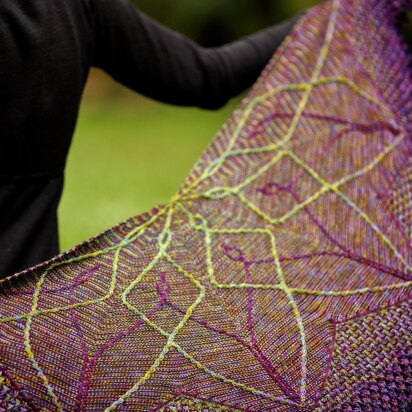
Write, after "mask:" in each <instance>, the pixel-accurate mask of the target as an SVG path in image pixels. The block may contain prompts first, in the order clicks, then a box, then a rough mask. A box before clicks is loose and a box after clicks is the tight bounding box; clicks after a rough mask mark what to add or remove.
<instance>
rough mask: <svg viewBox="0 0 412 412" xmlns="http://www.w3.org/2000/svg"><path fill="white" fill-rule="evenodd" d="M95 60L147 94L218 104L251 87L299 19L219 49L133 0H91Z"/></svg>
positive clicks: (180, 101) (170, 100)
mask: <svg viewBox="0 0 412 412" xmlns="http://www.w3.org/2000/svg"><path fill="white" fill-rule="evenodd" d="M92 1H93V7H94V44H95V55H94V62H93V65H94V66H97V67H100V68H102V69H103V70H105V71H106V72H107V73H109V74H110V75H111V76H112V77H113V78H114V79H115V80H117V81H119V82H120V83H122V84H124V85H125V86H127V87H129V88H131V89H133V90H135V91H137V92H139V93H141V94H144V95H146V96H148V97H151V98H154V99H157V100H160V101H163V102H167V103H171V104H176V105H185V106H199V107H203V108H209V109H215V108H219V107H221V106H222V105H224V104H225V103H226V102H227V101H228V100H229V99H230V98H231V97H234V96H236V95H238V94H239V93H241V92H242V91H243V90H245V89H246V88H248V87H249V86H251V85H252V84H253V83H254V81H255V80H256V78H257V77H258V75H259V73H260V72H261V71H262V69H263V68H264V66H265V65H266V63H267V62H268V61H269V59H270V57H271V56H272V55H273V53H274V52H275V50H276V49H277V47H278V46H279V45H280V43H281V42H282V40H283V39H284V37H285V36H286V35H287V34H288V33H289V32H290V30H291V29H292V27H293V25H294V24H295V23H296V21H297V20H298V17H299V16H297V17H295V18H293V19H291V20H288V21H286V22H283V23H280V24H278V25H275V26H273V27H270V28H268V29H266V30H263V31H261V32H258V33H256V34H254V35H252V36H249V37H246V38H244V39H241V40H238V41H236V42H233V43H229V44H227V45H224V46H222V47H217V48H204V47H201V46H199V45H198V44H196V43H195V42H193V41H191V40H190V39H188V38H187V37H185V36H183V35H182V34H179V33H177V32H175V31H173V30H170V29H168V28H166V27H164V26H162V25H161V24H159V23H157V22H156V21H154V20H153V19H151V18H150V17H148V16H146V15H145V14H143V13H142V12H140V11H139V10H138V9H136V7H134V6H133V5H132V4H131V3H130V2H129V1H128V0H92Z"/></svg>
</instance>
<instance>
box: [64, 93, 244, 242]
mask: <svg viewBox="0 0 412 412" xmlns="http://www.w3.org/2000/svg"><path fill="white" fill-rule="evenodd" d="M88 93H90V92H88ZM121 93H122V95H121V96H120V97H119V96H116V97H115V98H110V99H105V98H103V99H100V98H99V99H96V100H95V101H93V102H89V101H88V98H86V102H84V103H83V105H82V109H81V114H80V118H79V122H78V126H77V131H76V134H75V137H74V139H73V144H72V147H71V151H70V154H69V159H68V164H67V168H66V179H65V188H64V193H63V198H62V202H61V204H60V208H59V220H60V246H61V249H62V250H67V249H68V248H71V247H72V246H74V245H75V244H77V243H79V242H81V241H83V240H86V239H88V238H90V237H92V236H95V235H97V234H99V233H101V232H102V231H104V230H106V229H109V228H110V227H112V226H113V225H115V224H117V223H119V222H121V221H123V220H125V219H127V218H129V217H131V216H133V215H136V214H138V213H141V212H144V211H147V210H149V209H151V208H152V207H154V206H156V205H158V204H160V203H164V202H167V201H168V200H169V199H170V198H171V196H172V195H173V194H174V193H176V191H177V190H178V188H179V186H180V185H181V183H182V182H183V180H184V178H185V177H186V175H187V174H188V172H189V171H190V169H191V167H192V166H193V165H194V163H195V162H196V160H197V158H198V157H199V155H200V154H201V152H202V151H203V150H204V149H205V147H206V146H207V145H208V143H209V142H210V141H211V139H212V137H213V136H214V135H215V133H216V131H217V130H218V129H219V128H220V126H221V125H222V124H223V122H224V121H225V120H226V119H227V117H228V116H229V115H230V113H231V112H232V111H233V109H234V107H235V106H236V101H234V102H231V103H230V104H229V105H228V106H227V107H225V108H224V109H222V110H219V111H217V112H216V111H215V112H211V111H202V110H199V109H195V108H178V107H172V106H168V105H164V104H159V103H155V102H153V101H149V100H147V99H144V98H142V97H138V96H136V95H131V94H127V93H125V92H124V91H122V92H121ZM86 94H87V93H86ZM125 94H126V96H125Z"/></svg>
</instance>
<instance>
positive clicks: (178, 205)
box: [0, 0, 412, 412]
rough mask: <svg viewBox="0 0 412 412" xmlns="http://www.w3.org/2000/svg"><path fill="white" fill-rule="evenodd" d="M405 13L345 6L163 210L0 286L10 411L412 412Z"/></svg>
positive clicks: (279, 71)
mask: <svg viewBox="0 0 412 412" xmlns="http://www.w3.org/2000/svg"><path fill="white" fill-rule="evenodd" d="M408 3H409V2H406V1H389V0H386V1H385V0H350V1H349V0H330V1H327V2H326V3H325V4H323V5H320V6H318V7H316V8H314V9H311V10H310V11H309V13H308V14H307V15H306V16H305V17H303V18H302V19H301V20H300V21H299V23H298V24H297V25H296V27H295V29H294V31H293V32H292V33H291V34H290V35H289V36H288V37H287V38H286V40H285V41H284V43H283V45H282V47H281V48H280V49H279V50H278V51H277V52H276V54H275V56H274V58H273V59H272V60H271V62H270V63H269V65H268V66H267V67H266V69H265V70H264V72H263V73H262V75H261V77H260V78H259V80H258V81H257V83H256V85H255V86H254V87H253V89H252V90H251V92H250V93H249V94H248V96H247V97H246V98H245V99H244V100H243V101H242V103H241V104H240V106H239V107H238V108H237V109H236V110H235V112H234V113H233V115H232V116H231V117H230V119H229V120H228V121H227V122H226V124H225V125H224V126H223V127H222V129H221V130H220V132H219V133H218V134H217V136H216V137H215V138H214V140H213V141H212V143H211V145H210V147H209V148H208V149H207V150H206V151H205V152H204V154H203V155H202V156H201V158H200V160H199V161H198V163H197V164H196V166H195V167H194V169H193V170H192V172H191V173H190V174H189V176H188V178H187V180H186V182H185V183H184V185H183V186H182V188H181V190H180V191H179V193H178V194H177V195H176V196H174V197H173V199H171V201H170V202H169V203H168V204H167V205H164V206H161V207H158V208H156V209H153V210H152V211H151V212H149V213H147V214H145V215H142V216H138V217H135V218H132V219H130V220H128V221H127V222H125V223H122V224H120V225H119V226H117V227H115V228H113V229H111V230H109V231H107V232H105V233H103V234H101V235H100V236H98V237H96V238H94V239H91V240H90V241H87V242H85V243H83V244H81V245H80V246H78V247H76V248H74V249H73V250H71V251H69V252H67V253H65V254H63V255H61V256H58V257H56V258H55V259H53V260H52V261H50V262H46V263H45V264H42V265H40V266H38V267H36V268H33V269H31V270H28V271H25V272H23V273H20V274H17V275H14V276H12V277H10V278H8V279H6V280H4V281H1V283H0V363H1V364H0V411H3V410H7V411H9V410H10V411H27V410H37V411H114V410H119V411H210V412H211V411H256V412H257V411H259V412H262V411H280V412H289V411H296V412H297V411H319V412H320V411H325V412H326V411H327V412H330V411H409V410H411V409H412V381H411V380H412V333H411V332H412V322H411V299H410V298H411V287H412V247H411V246H412V244H411V243H412V229H411V228H412V194H411V193H412V192H411V190H412V140H411V132H412V83H411V78H410V56H409V52H408V50H407V48H406V47H405V45H404V44H403V43H402V39H401V38H400V36H399V34H398V31H397V29H396V22H397V17H398V15H399V13H400V12H401V11H402V9H403V8H404V7H406V6H407V5H408Z"/></svg>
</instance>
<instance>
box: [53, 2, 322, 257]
mask: <svg viewBox="0 0 412 412" xmlns="http://www.w3.org/2000/svg"><path fill="white" fill-rule="evenodd" d="M132 1H133V2H134V3H135V4H136V6H137V7H138V8H140V9H141V10H142V11H143V12H145V13H147V14H149V15H150V16H152V17H153V18H155V19H156V20H158V21H160V22H161V23H163V24H165V25H167V26H168V27H170V28H172V29H175V30H178V31H180V32H182V33H184V34H186V35H187V36H189V37H191V38H192V39H193V40H195V41H197V42H199V43H200V44H202V45H203V46H217V45H221V44H224V43H227V42H230V41H232V40H235V39H238V38H239V37H242V36H245V35H248V34H250V33H253V32H255V31H257V30H260V29H263V28H265V27H267V26H270V25H272V24H274V23H276V22H278V21H281V20H283V19H286V18H289V17H292V16H293V15H294V14H296V13H298V12H299V11H301V10H303V9H306V8H309V7H311V6H313V5H314V4H316V3H318V2H319V1H316V0H202V1H193V0H173V1H172V0H132ZM238 101H239V98H237V99H233V101H232V102H230V103H229V104H228V105H227V106H226V107H225V108H223V109H222V110H219V111H214V112H208V111H204V110H200V109H196V108H182V107H172V106H168V105H165V104H160V103H157V102H154V101H151V100H149V99H146V98H143V97H141V96H139V95H137V94H136V93H132V92H130V91H128V90H126V89H125V88H124V87H122V86H120V85H118V84H116V83H115V82H114V81H113V80H111V79H110V78H109V77H108V76H107V75H105V74H104V73H103V72H101V71H98V70H92V71H91V74H90V76H89V81H88V84H87V87H86V90H85V93H84V98H83V102H82V106H81V111H80V117H79V121H78V125H77V129H76V134H75V136H74V139H73V144H72V148H71V151H70V154H69V158H68V163H67V168H66V178H65V189H64V192H63V198H62V202H61V205H60V208H59V221H60V240H61V248H62V250H66V249H68V248H70V247H72V246H74V245H75V244H77V243H79V242H81V241H83V240H85V239H88V238H89V237H91V236H95V235H97V234H98V233H100V232H102V231H104V230H106V229H108V228H110V227H112V226H113V225H115V224H117V223H119V222H120V221H123V220H125V219H127V218H129V217H130V216H134V215H136V214H138V213H141V212H143V211H146V210H148V209H150V208H152V207H154V206H156V205H158V204H160V203H164V202H167V201H168V200H169V199H170V197H171V196H172V195H173V194H174V193H175V192H176V191H177V190H178V188H179V186H180V185H181V183H182V182H183V180H184V178H185V177H186V175H187V174H188V172H189V171H190V169H191V167H192V166H193V164H194V163H195V162H196V160H197V158H198V157H199V155H200V154H201V153H202V151H203V150H204V149H205V147H206V146H207V145H208V143H209V142H210V140H211V139H212V137H213V136H214V134H215V133H216V132H217V130H218V129H219V128H220V126H221V125H222V124H223V123H224V121H225V120H226V119H227V117H228V116H229V115H230V113H231V112H232V111H233V110H234V108H235V107H236V104H237V103H238Z"/></svg>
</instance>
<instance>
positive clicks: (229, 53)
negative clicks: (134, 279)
mask: <svg viewBox="0 0 412 412" xmlns="http://www.w3.org/2000/svg"><path fill="white" fill-rule="evenodd" d="M296 20H297V17H295V18H294V19H292V20H290V21H287V22H284V23H281V24H279V25H276V26H273V27H271V28H268V29H266V30H264V31H261V32H259V33H257V34H255V35H252V36H250V37H247V38H244V39H241V40H239V41H237V42H234V43H231V44H228V45H224V46H222V47H218V48H211V49H207V48H203V47H200V46H199V45H197V44H196V43H194V42H193V41H191V40H189V39H188V38H186V37H184V36H183V35H181V34H179V33H176V32H174V31H172V30H169V29H167V28H166V27H164V26H162V25H160V24H158V23H156V22H155V21H153V20H152V19H151V18H149V17H147V16H145V15H144V14H143V13H141V12H139V11H138V10H137V9H136V8H135V7H134V6H133V5H132V4H130V3H129V2H128V0H1V2H0V277H4V276H6V275H10V274H13V273H15V272H17V271H19V270H22V269H24V268H27V267H29V266H31V265H33V264H36V263H39V262H41V261H43V260H46V259H48V258H50V257H52V256H54V255H56V254H57V253H58V235H57V214H56V211H57V206H58V203H59V200H60V196H61V191H62V187H63V172H64V166H65V162H66V156H67V152H68V150H69V146H70V142H71V139H72V134H73V131H74V128H75V124H76V119H77V115H78V110H79V103H80V100H81V96H82V92H83V88H84V85H85V82H86V79H87V76H88V73H89V68H90V67H91V66H96V67H100V68H102V69H103V70H105V71H106V72H107V73H109V74H110V75H111V76H112V77H113V78H114V79H116V80H117V81H119V82H120V83H122V84H124V85H126V86H127V87H129V88H131V89H133V90H135V91H137V92H139V93H141V94H144V95H146V96H148V97H151V98H154V99H157V100H161V101H163V102H167V103H172V104H177V105H188V106H199V107H203V108H208V109H215V108H219V107H221V106H222V105H224V104H225V103H226V102H227V100H228V99H230V98H231V97H233V96H235V95H237V94H239V93H240V92H242V91H243V90H244V89H246V88H247V87H249V86H250V85H252V84H253V82H254V81H255V79H256V78H257V76H258V75H259V73H260V71H261V70H262V69H263V67H264V66H265V64H266V63H267V62H268V60H269V58H270V57H271V55H272V54H273V52H274V51H275V49H276V48H277V47H278V45H279V44H280V42H281V41H282V40H283V38H284V37H285V36H286V34H288V32H289V31H290V30H291V28H292V26H293V24H294V23H295V21H296Z"/></svg>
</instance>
